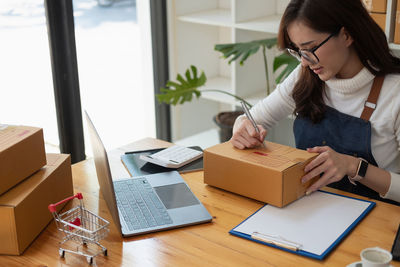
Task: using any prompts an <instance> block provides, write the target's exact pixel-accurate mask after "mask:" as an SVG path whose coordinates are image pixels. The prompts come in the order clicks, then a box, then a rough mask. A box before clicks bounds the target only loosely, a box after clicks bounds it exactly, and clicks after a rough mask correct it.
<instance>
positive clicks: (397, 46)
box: [389, 43, 400, 50]
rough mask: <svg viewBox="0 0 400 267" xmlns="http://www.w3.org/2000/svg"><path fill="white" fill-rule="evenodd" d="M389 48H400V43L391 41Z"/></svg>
mask: <svg viewBox="0 0 400 267" xmlns="http://www.w3.org/2000/svg"><path fill="white" fill-rule="evenodd" d="M389 48H390V49H392V50H400V44H395V43H389Z"/></svg>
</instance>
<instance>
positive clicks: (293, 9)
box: [278, 0, 400, 123]
mask: <svg viewBox="0 0 400 267" xmlns="http://www.w3.org/2000/svg"><path fill="white" fill-rule="evenodd" d="M294 21H301V22H303V23H305V24H306V25H307V26H308V27H310V28H312V29H313V30H315V31H317V32H323V33H334V32H336V31H337V30H338V29H340V28H342V27H344V28H345V29H346V30H347V32H348V33H349V34H350V36H351V37H352V38H353V40H354V42H353V44H352V45H353V47H354V49H355V51H356V53H357V55H358V57H359V58H360V60H361V63H362V64H363V65H364V66H365V67H366V68H368V70H369V71H370V72H371V73H373V74H374V75H384V74H387V73H399V72H400V59H398V58H397V57H395V56H393V55H392V54H391V52H390V50H389V46H388V43H387V40H386V36H385V33H384V32H383V31H382V29H381V28H380V27H379V26H378V25H377V24H376V23H375V21H374V20H373V19H372V18H371V16H370V15H369V14H368V12H367V11H366V9H365V8H364V6H363V5H362V3H361V0H291V1H290V3H289V5H288V6H287V8H286V10H285V12H284V14H283V16H282V20H281V24H280V29H279V34H278V45H279V47H280V48H281V49H284V48H288V47H290V46H291V41H290V38H289V35H288V32H287V28H288V26H289V25H290V24H291V23H292V22H294ZM323 88H324V82H323V81H322V80H320V79H319V77H318V75H316V74H315V73H314V72H313V71H312V70H310V68H302V70H301V74H300V78H299V79H298V81H297V82H296V84H295V86H294V90H293V94H292V96H293V99H294V101H295V103H296V108H295V111H294V112H295V114H296V115H299V116H303V117H308V118H310V119H311V120H312V121H313V122H314V123H316V122H319V121H321V120H322V119H323V117H324V112H325V105H324V101H323V93H324V92H323Z"/></svg>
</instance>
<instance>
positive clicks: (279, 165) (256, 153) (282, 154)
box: [206, 142, 316, 171]
mask: <svg viewBox="0 0 400 267" xmlns="http://www.w3.org/2000/svg"><path fill="white" fill-rule="evenodd" d="M265 144H266V148H263V147H259V148H255V149H244V150H243V149H237V148H235V147H234V146H233V145H232V144H231V143H230V142H225V143H222V144H219V145H216V146H213V147H210V148H207V149H206V151H207V152H210V153H214V154H218V155H220V156H223V157H227V158H233V159H238V160H242V161H245V162H249V163H252V164H256V165H259V166H266V167H269V168H271V169H273V170H277V171H284V170H286V169H288V168H290V167H292V166H294V165H296V164H299V163H302V162H305V161H307V160H308V159H310V158H312V157H314V156H315V155H316V153H309V152H307V151H305V150H299V149H295V148H293V147H288V146H284V145H280V144H276V143H271V142H265Z"/></svg>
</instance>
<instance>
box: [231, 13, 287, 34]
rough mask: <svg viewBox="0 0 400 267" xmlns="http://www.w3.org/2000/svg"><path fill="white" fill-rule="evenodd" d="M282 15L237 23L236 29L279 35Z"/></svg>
mask: <svg viewBox="0 0 400 267" xmlns="http://www.w3.org/2000/svg"><path fill="white" fill-rule="evenodd" d="M280 20H281V15H273V16H268V17H263V18H258V19H255V20H249V21H246V22H240V23H236V24H235V25H234V27H236V28H238V29H243V30H251V31H259V32H266V33H273V34H277V33H278V30H279V23H280Z"/></svg>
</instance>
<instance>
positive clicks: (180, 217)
mask: <svg viewBox="0 0 400 267" xmlns="http://www.w3.org/2000/svg"><path fill="white" fill-rule="evenodd" d="M85 114H86V120H87V124H88V128H89V133H90V140H91V143H92V149H93V155H94V162H95V167H96V173H97V179H98V181H99V185H100V191H101V193H102V195H103V197H104V199H105V201H106V203H107V206H108V209H109V210H110V213H111V215H112V217H113V220H114V222H115V224H116V225H117V227H118V228H119V229H120V231H121V233H122V236H124V237H127V236H132V235H138V234H144V233H149V232H155V231H160V230H166V229H172V228H177V227H182V226H187V225H193V224H198V223H205V222H209V221H211V219H212V218H211V215H210V214H209V213H208V211H207V210H206V208H205V207H204V206H203V205H202V204H201V202H200V201H199V200H198V199H197V198H196V196H195V195H194V194H193V193H192V191H191V190H190V188H189V187H188V185H187V184H186V183H185V181H184V180H183V179H182V177H181V176H180V174H179V173H178V172H177V171H171V172H163V173H158V174H151V175H143V176H137V177H134V178H128V179H118V180H115V181H113V179H112V177H111V171H110V166H109V162H108V157H107V152H106V150H105V148H104V145H103V143H102V141H101V139H100V136H99V135H98V133H97V131H96V128H95V127H94V125H93V123H92V121H91V120H90V118H89V115H88V114H87V112H86V111H85Z"/></svg>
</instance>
